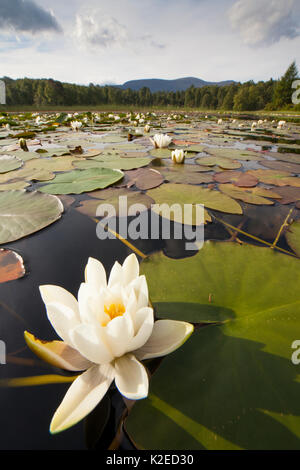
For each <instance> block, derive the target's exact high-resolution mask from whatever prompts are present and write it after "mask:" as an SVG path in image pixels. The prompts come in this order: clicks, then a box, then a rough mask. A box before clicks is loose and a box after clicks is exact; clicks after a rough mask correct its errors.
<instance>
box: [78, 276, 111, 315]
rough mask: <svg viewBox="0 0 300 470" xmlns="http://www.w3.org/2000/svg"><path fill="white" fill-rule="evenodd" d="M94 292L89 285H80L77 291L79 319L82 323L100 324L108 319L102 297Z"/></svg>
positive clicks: (101, 290)
mask: <svg viewBox="0 0 300 470" xmlns="http://www.w3.org/2000/svg"><path fill="white" fill-rule="evenodd" d="M102 292H103V289H100V291H99V294H98V293H96V292H95V289H93V288H92V286H91V284H88V283H84V282H83V283H82V284H81V285H80V288H79V291H78V305H79V313H80V318H81V320H82V321H83V322H84V323H92V324H101V323H102V322H107V321H108V320H109V317H108V316H107V315H106V314H105V312H104V304H103V295H101V293H102Z"/></svg>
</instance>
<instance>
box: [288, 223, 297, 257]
mask: <svg viewBox="0 0 300 470" xmlns="http://www.w3.org/2000/svg"><path fill="white" fill-rule="evenodd" d="M285 237H286V239H287V242H288V244H289V246H290V247H291V248H292V250H293V251H294V252H295V253H296V254H297V255H298V256H299V257H300V222H299V220H297V221H296V222H293V223H292V225H291V226H290V227H289V228H288V231H287V232H286V234H285Z"/></svg>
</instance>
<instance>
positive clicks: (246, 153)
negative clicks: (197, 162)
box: [204, 147, 261, 161]
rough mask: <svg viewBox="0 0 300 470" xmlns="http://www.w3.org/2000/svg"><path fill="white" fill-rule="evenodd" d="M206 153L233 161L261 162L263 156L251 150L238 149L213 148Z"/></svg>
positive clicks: (206, 149) (206, 150)
mask: <svg viewBox="0 0 300 470" xmlns="http://www.w3.org/2000/svg"><path fill="white" fill-rule="evenodd" d="M204 151H205V152H206V153H208V154H210V155H212V156H214V157H221V158H230V159H231V160H242V161H244V160H245V161H247V160H261V155H260V154H257V153H255V152H254V151H253V152H252V151H250V150H240V149H236V148H211V147H206V148H205V149H204Z"/></svg>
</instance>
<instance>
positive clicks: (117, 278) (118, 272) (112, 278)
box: [108, 261, 123, 287]
mask: <svg viewBox="0 0 300 470" xmlns="http://www.w3.org/2000/svg"><path fill="white" fill-rule="evenodd" d="M122 274H123V271H122V266H121V265H120V263H118V261H116V262H115V264H114V265H113V267H112V270H111V272H110V275H109V281H108V287H112V286H113V285H114V284H117V283H119V284H122Z"/></svg>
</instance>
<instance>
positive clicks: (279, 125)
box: [277, 121, 286, 129]
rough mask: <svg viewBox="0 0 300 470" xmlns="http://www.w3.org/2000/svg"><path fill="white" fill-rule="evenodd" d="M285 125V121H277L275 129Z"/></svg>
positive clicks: (282, 127)
mask: <svg viewBox="0 0 300 470" xmlns="http://www.w3.org/2000/svg"><path fill="white" fill-rule="evenodd" d="M285 126H286V121H279V123H278V126H277V129H284V128H285Z"/></svg>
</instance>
